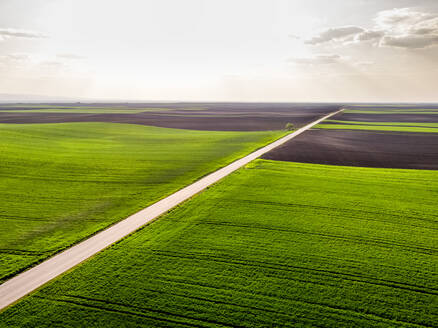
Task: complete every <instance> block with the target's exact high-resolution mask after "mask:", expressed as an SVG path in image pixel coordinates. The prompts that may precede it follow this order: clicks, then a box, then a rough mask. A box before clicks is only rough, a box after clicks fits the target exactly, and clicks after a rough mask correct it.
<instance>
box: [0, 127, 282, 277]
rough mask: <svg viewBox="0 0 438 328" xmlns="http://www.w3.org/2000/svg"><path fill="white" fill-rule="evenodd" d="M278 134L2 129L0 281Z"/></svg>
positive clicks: (91, 129) (47, 128)
mask: <svg viewBox="0 0 438 328" xmlns="http://www.w3.org/2000/svg"><path fill="white" fill-rule="evenodd" d="M284 134H285V132H283V131H266V132H213V131H193V130H178V129H168V128H158V127H150V126H140V125H138V126H137V125H131V124H119V123H59V124H29V125H27V124H24V125H22V124H20V125H14V124H1V125H0V140H1V141H0V151H1V152H0V158H1V161H0V176H1V180H0V254H1V256H0V261H1V269H0V276H1V278H0V281H4V280H6V279H8V278H9V277H11V276H13V275H15V274H17V273H18V272H21V271H23V270H25V269H27V268H29V267H31V266H33V265H36V264H37V263H39V262H41V261H43V260H44V259H46V258H48V257H50V256H52V255H54V254H55V253H58V252H60V251H62V250H64V249H66V248H68V247H70V246H72V245H73V244H75V243H77V242H79V241H81V240H84V239H86V238H87V237H89V236H91V235H93V234H94V233H97V232H98V231H101V230H103V229H105V228H107V227H108V226H110V225H112V224H114V223H116V222H118V221H120V220H123V219H124V218H126V217H128V216H129V215H131V214H133V213H135V212H137V211H139V210H141V209H143V208H144V207H147V206H149V205H151V204H152V203H154V202H156V201H158V200H160V199H162V198H164V197H166V196H168V195H170V194H172V193H173V192H175V191H177V190H179V189H181V188H183V187H184V186H186V185H188V184H190V183H192V182H194V181H196V180H197V179H199V178H200V177H202V176H204V175H206V174H208V173H211V172H213V171H215V170H217V169H218V168H220V167H223V166H225V165H226V164H228V163H230V162H232V161H234V160H236V159H238V158H240V157H243V156H244V155H246V154H248V153H251V152H252V151H254V150H255V149H257V148H260V147H262V146H264V145H265V144H267V143H270V142H272V141H274V140H276V139H278V138H279V137H281V136H283V135H284Z"/></svg>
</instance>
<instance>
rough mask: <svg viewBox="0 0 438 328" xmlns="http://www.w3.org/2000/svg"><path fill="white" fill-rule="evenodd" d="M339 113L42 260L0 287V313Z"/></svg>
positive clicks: (312, 124)
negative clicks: (231, 174)
mask: <svg viewBox="0 0 438 328" xmlns="http://www.w3.org/2000/svg"><path fill="white" fill-rule="evenodd" d="M340 111H341V110H339V111H336V112H334V113H331V114H329V115H327V116H325V117H323V118H320V119H318V120H316V121H315V122H313V123H311V124H308V125H306V126H305V127H303V128H301V129H298V130H297V131H295V132H293V133H290V134H288V135H286V136H284V137H282V138H280V139H278V140H277V141H274V142H272V143H271V144H269V145H267V146H265V147H263V148H260V149H259V150H257V151H255V152H253V153H251V154H250V155H247V156H245V157H243V158H241V159H239V160H237V161H235V162H233V163H231V164H229V165H227V166H225V167H223V168H222V169H219V170H218V171H216V172H214V173H211V174H209V175H207V176H206V177H204V178H202V179H200V180H198V181H197V182H195V183H193V184H191V185H189V186H187V187H185V188H183V189H181V190H179V191H177V192H175V193H174V194H172V195H170V196H168V197H166V198H164V199H162V200H160V201H159V202H157V203H155V204H153V205H151V206H149V207H147V208H145V209H143V210H141V211H139V212H137V213H136V214H134V215H131V216H130V217H128V218H127V219H125V220H123V221H120V222H119V223H117V224H115V225H113V226H111V227H109V228H107V229H106V230H103V231H101V232H99V233H97V234H96V235H94V236H92V237H91V238H89V239H87V240H85V241H83V242H81V243H79V244H77V245H75V246H73V247H71V248H69V249H67V250H66V251H64V252H62V253H60V254H58V255H55V256H54V257H52V258H50V259H49V260H46V261H44V262H43V263H41V264H39V265H37V266H35V267H33V268H31V269H29V270H28V271H25V272H23V273H21V274H19V275H17V276H16V277H14V278H12V279H10V280H8V281H6V282H5V283H3V284H2V285H0V309H3V308H5V307H7V306H8V305H10V304H12V303H14V302H16V301H17V300H19V299H20V298H21V297H23V296H25V295H26V294H28V293H30V292H32V291H33V290H35V289H37V288H39V287H40V286H42V285H43V284H45V283H47V282H48V281H50V280H52V279H53V278H55V277H57V276H58V275H60V274H62V273H64V272H66V271H68V270H70V269H71V268H73V267H74V266H76V265H77V264H79V263H81V262H83V261H85V260H86V259H88V258H90V257H91V256H93V255H94V254H96V253H98V252H100V251H101V250H103V249H105V248H106V247H108V246H110V245H112V244H113V243H115V242H117V241H118V240H120V239H122V238H123V237H125V236H127V235H129V234H131V233H133V232H134V231H136V230H137V229H139V228H140V227H142V226H144V225H145V224H147V223H148V222H151V221H152V220H154V219H155V218H157V217H158V216H160V215H162V214H164V213H166V212H167V211H169V210H170V209H172V208H173V207H175V206H177V205H178V204H180V203H182V202H183V201H185V200H187V199H189V198H190V197H192V196H194V195H195V194H197V193H199V192H200V191H202V190H204V189H205V188H207V187H208V186H210V185H212V184H214V183H216V182H217V181H219V180H220V179H222V178H223V177H225V176H227V175H229V174H230V173H232V172H234V171H236V170H237V169H239V168H240V167H242V166H244V165H246V164H248V163H249V162H251V161H253V160H254V159H256V158H258V157H260V156H261V155H263V154H264V153H266V152H268V151H270V150H272V149H274V148H276V147H278V146H280V145H281V144H283V143H285V142H287V141H289V140H291V139H292V138H294V137H296V136H298V135H300V134H301V133H303V132H304V131H306V130H307V129H309V128H311V127H312V126H314V125H316V124H318V123H319V122H321V121H323V120H324V119H327V118H329V117H331V116H333V115H336V114H337V113H339V112H340Z"/></svg>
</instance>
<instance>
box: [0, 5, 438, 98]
mask: <svg viewBox="0 0 438 328" xmlns="http://www.w3.org/2000/svg"><path fill="white" fill-rule="evenodd" d="M0 93H10V94H39V95H51V96H67V97H86V98H99V99H104V98H108V99H137V100H218V101H438V1H437V0H330V1H328V0H289V1H286V0H284V1H280V0H279V1H275V0H263V1H261V0H247V1H246V0H204V1H202V0H184V1H181V0H155V1H147V0H32V1H29V0H0Z"/></svg>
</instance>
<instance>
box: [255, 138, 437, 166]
mask: <svg viewBox="0 0 438 328" xmlns="http://www.w3.org/2000/svg"><path fill="white" fill-rule="evenodd" d="M263 158H265V159H271V160H280V161H289V162H300V163H315V164H327V165H344V166H362V167H382V168H400V169H428V170H438V137H437V136H435V134H434V133H414V132H406V133H403V132H376V131H359V130H323V129H321V130H310V131H307V132H306V133H305V134H303V135H302V136H300V137H299V138H296V139H294V140H291V141H290V142H288V143H286V144H284V145H282V146H281V147H278V148H276V149H274V150H273V151H271V152H269V153H267V154H265V155H264V156H263Z"/></svg>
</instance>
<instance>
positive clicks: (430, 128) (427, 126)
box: [315, 121, 438, 133]
mask: <svg viewBox="0 0 438 328" xmlns="http://www.w3.org/2000/svg"><path fill="white" fill-rule="evenodd" d="M330 123H331V122H328V121H327V123H322V124H318V125H316V126H315V128H316V129H334V130H372V131H392V132H422V133H438V123H407V122H406V123H384V122H378V123H377V122H372V123H368V122H353V121H332V123H334V124H330Z"/></svg>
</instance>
